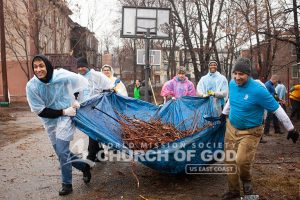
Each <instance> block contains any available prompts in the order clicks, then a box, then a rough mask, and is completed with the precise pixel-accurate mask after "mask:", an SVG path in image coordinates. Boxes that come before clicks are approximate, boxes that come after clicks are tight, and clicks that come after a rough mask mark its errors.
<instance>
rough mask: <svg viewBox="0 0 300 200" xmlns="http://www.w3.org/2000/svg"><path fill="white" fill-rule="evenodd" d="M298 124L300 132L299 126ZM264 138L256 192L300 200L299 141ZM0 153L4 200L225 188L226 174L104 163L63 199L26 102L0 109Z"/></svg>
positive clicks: (188, 193) (212, 199) (212, 194)
mask: <svg viewBox="0 0 300 200" xmlns="http://www.w3.org/2000/svg"><path fill="white" fill-rule="evenodd" d="M295 124H296V127H297V128H298V130H300V122H299V121H297V122H295ZM265 139H266V140H267V141H268V143H266V144H260V145H259V148H258V152H257V156H256V160H255V164H254V168H253V182H254V183H253V184H254V191H255V193H257V194H259V195H260V197H261V199H267V200H269V199H270V200H276V199H278V200H282V199H286V200H289V199H291V200H295V199H298V200H299V199H300V173H299V172H300V142H299V141H298V143H297V144H293V143H292V142H291V141H288V140H286V134H284V135H275V134H274V133H271V136H268V137H266V138H265ZM76 141H77V142H78V141H85V147H86V146H87V143H86V141H87V137H86V136H85V135H84V134H82V133H80V132H79V131H78V133H77V134H76V137H75V140H74V141H73V144H74V142H76ZM71 146H72V145H71ZM73 146H74V145H73ZM0 149H1V151H0V159H1V162H0V182H1V186H0V199H129V200H131V199H178V200H179V199H180V200H183V199H203V200H217V199H221V196H222V194H223V193H224V192H225V191H226V189H227V187H226V176H225V175H189V176H188V175H180V176H172V175H166V174H160V173H159V172H157V171H153V170H152V169H150V168H148V167H145V166H143V165H141V164H139V163H135V164H132V163H127V162H102V163H97V164H96V166H95V167H94V168H93V170H92V175H93V178H92V181H91V183H90V184H88V185H85V184H84V183H83V181H82V175H81V173H80V172H78V171H75V170H74V171H73V174H74V176H73V189H74V191H73V193H72V194H71V195H69V196H67V197H60V196H58V190H59V188H60V180H59V178H60V175H59V172H60V171H59V168H58V161H57V158H56V156H55V154H54V151H53V149H52V147H51V144H50V142H49V140H48V137H47V135H46V134H45V133H44V130H43V127H42V125H41V123H40V120H39V119H38V118H37V117H36V116H35V115H34V114H32V113H31V112H30V111H29V108H28V106H27V105H26V104H12V105H10V107H8V108H3V107H0ZM73 151H75V152H76V151H79V150H78V149H73ZM132 171H133V172H134V174H135V175H136V176H137V178H138V181H137V179H136V178H135V176H134V175H133V172H132ZM138 183H139V187H138Z"/></svg>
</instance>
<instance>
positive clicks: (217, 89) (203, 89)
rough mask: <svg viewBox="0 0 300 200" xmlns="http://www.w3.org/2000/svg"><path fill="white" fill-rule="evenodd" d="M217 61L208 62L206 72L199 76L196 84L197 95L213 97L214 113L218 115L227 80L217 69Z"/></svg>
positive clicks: (224, 97)
mask: <svg viewBox="0 0 300 200" xmlns="http://www.w3.org/2000/svg"><path fill="white" fill-rule="evenodd" d="M217 68H218V63H217V61H214V60H212V61H210V62H209V63H208V69H209V71H208V73H207V74H206V75H205V76H203V77H201V79H200V81H199V82H198V84H197V95H198V96H200V97H207V96H213V97H214V105H213V106H214V113H216V116H219V115H220V114H221V112H222V109H223V107H224V105H225V100H226V99H227V95H228V81H227V79H226V77H225V76H223V75H222V74H220V72H218V71H217Z"/></svg>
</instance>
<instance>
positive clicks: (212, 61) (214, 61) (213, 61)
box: [208, 60, 218, 67]
mask: <svg viewBox="0 0 300 200" xmlns="http://www.w3.org/2000/svg"><path fill="white" fill-rule="evenodd" d="M213 63H214V64H216V65H217V67H218V62H217V61H216V60H211V61H209V63H208V67H209V66H210V65H211V64H213Z"/></svg>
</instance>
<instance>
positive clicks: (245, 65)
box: [233, 57, 251, 75]
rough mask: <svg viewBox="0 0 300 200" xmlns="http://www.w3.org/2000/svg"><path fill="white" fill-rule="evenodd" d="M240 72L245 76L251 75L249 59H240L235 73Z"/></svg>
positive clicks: (234, 68) (234, 69) (236, 64)
mask: <svg viewBox="0 0 300 200" xmlns="http://www.w3.org/2000/svg"><path fill="white" fill-rule="evenodd" d="M235 71H239V72H243V73H244V74H248V75H250V74H251V62H250V60H249V59H248V58H242V57H241V58H238V59H237V60H236V62H235V65H234V67H233V72H235Z"/></svg>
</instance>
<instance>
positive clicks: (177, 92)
mask: <svg viewBox="0 0 300 200" xmlns="http://www.w3.org/2000/svg"><path fill="white" fill-rule="evenodd" d="M160 95H161V96H163V97H164V101H166V98H167V97H171V98H172V99H178V98H180V97H182V96H196V90H195V86H194V84H193V83H192V82H191V81H189V79H188V78H187V77H186V76H185V70H184V68H183V67H181V68H180V69H179V70H178V72H177V75H176V76H175V77H174V78H173V79H171V80H169V81H167V82H166V83H165V84H164V85H163V87H162V89H161V93H160Z"/></svg>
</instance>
